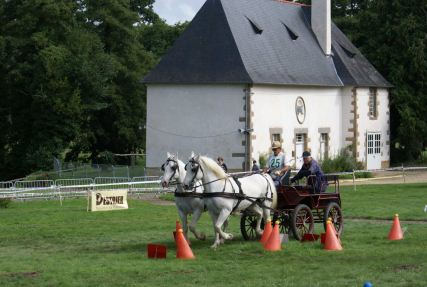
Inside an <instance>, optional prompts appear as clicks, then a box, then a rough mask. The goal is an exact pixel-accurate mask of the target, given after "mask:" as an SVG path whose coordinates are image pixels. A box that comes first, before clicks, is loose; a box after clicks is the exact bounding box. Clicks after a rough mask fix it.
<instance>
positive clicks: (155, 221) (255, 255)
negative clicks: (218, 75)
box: [0, 184, 427, 286]
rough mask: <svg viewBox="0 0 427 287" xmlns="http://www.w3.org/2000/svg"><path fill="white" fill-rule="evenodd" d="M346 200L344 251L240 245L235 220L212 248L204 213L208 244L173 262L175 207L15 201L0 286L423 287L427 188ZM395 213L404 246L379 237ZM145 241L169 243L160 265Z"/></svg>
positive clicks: (3, 231)
mask: <svg viewBox="0 0 427 287" xmlns="http://www.w3.org/2000/svg"><path fill="white" fill-rule="evenodd" d="M342 197H343V210H344V215H345V216H346V219H347V220H346V223H345V230H344V234H343V236H342V242H343V247H344V250H343V251H342V252H327V251H324V250H322V249H321V248H320V244H319V243H305V244H301V243H299V242H296V241H294V240H291V241H290V242H289V243H288V244H285V245H283V250H282V251H280V252H276V253H268V252H265V251H263V250H262V247H261V246H260V244H259V243H257V242H245V241H243V239H242V238H241V235H240V231H239V218H238V217H234V218H232V220H231V223H230V229H231V231H232V232H233V233H234V235H235V239H234V240H233V241H231V242H227V243H226V244H225V245H223V246H221V247H220V248H219V249H218V250H216V251H214V250H211V249H210V248H209V246H210V245H211V244H212V241H213V234H212V228H211V223H210V219H209V217H208V216H207V214H205V215H203V216H202V219H201V221H200V223H199V227H200V229H201V230H202V231H204V232H205V233H206V234H207V235H208V239H207V241H204V242H200V241H196V240H195V239H192V249H193V252H194V254H195V255H196V257H197V258H196V260H191V261H182V260H177V259H175V247H174V243H173V238H172V230H173V229H174V228H175V220H176V219H177V213H176V209H175V207H174V206H160V205H153V204H151V203H148V202H141V201H136V200H133V201H130V209H129V210H126V211H114V212H101V213H87V212H86V202H85V201H84V200H66V201H64V203H63V206H62V207H61V206H60V205H59V202H57V201H37V202H25V203H12V205H11V206H10V208H8V209H0V286H171V285H175V286H194V285H198V286H363V282H365V281H371V282H372V283H373V285H374V286H427V214H426V213H424V211H423V209H424V205H425V204H427V184H414V185H387V186H386V185H384V186H358V190H357V191H356V192H353V190H352V188H351V187H348V188H347V187H345V188H343V196H342ZM394 213H399V214H400V219H401V220H402V221H405V222H402V226H403V227H404V228H406V229H407V231H406V233H405V239H404V240H403V241H398V242H390V241H387V240H386V239H385V238H386V236H387V234H388V231H389V228H390V222H386V221H383V220H382V219H391V218H392V217H393V215H394ZM361 218H362V219H363V218H369V219H374V220H361ZM375 219H378V220H375ZM406 220H408V222H407V221H406ZM411 220H416V221H414V222H411ZM316 231H317V232H320V231H321V226H320V225H319V226H317V227H316ZM151 242H153V243H163V244H166V245H167V246H168V258H167V259H166V260H149V259H147V258H146V244H147V243H151Z"/></svg>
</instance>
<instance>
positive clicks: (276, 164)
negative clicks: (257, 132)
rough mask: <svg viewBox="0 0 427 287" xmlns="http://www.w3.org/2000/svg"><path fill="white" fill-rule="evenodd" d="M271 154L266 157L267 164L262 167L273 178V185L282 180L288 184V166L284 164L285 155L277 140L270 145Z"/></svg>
mask: <svg viewBox="0 0 427 287" xmlns="http://www.w3.org/2000/svg"><path fill="white" fill-rule="evenodd" d="M271 149H272V151H273V154H272V155H271V156H270V157H269V158H268V162H267V164H268V166H267V167H266V168H264V172H268V173H269V174H270V176H271V178H272V179H273V182H274V185H275V186H276V188H277V187H279V186H280V183H281V182H282V181H285V182H284V184H285V185H286V184H289V182H286V181H289V173H288V170H289V166H288V165H286V157H285V154H284V153H283V152H282V145H281V144H280V142H279V141H274V142H273V144H272V145H271Z"/></svg>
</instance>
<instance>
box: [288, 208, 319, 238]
mask: <svg viewBox="0 0 427 287" xmlns="http://www.w3.org/2000/svg"><path fill="white" fill-rule="evenodd" d="M313 230H314V219H313V213H312V212H311V209H310V208H309V207H308V206H307V205H305V204H299V205H297V207H295V209H294V211H293V213H292V231H293V233H294V237H295V239H296V240H299V241H300V240H301V239H302V238H303V237H304V234H306V233H313Z"/></svg>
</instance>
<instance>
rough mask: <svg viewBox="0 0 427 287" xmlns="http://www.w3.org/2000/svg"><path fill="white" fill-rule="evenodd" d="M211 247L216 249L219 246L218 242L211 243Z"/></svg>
mask: <svg viewBox="0 0 427 287" xmlns="http://www.w3.org/2000/svg"><path fill="white" fill-rule="evenodd" d="M211 248H212V249H213V250H216V249H217V248H218V244H217V243H216V242H215V243H214V244H212V245H211Z"/></svg>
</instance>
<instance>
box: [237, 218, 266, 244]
mask: <svg viewBox="0 0 427 287" xmlns="http://www.w3.org/2000/svg"><path fill="white" fill-rule="evenodd" d="M256 220H257V217H256V216H254V215H250V214H242V217H241V218H240V232H241V233H242V236H243V238H244V239H245V240H256V239H257V238H258V237H259V236H258V234H257V233H256ZM261 229H264V219H261Z"/></svg>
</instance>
